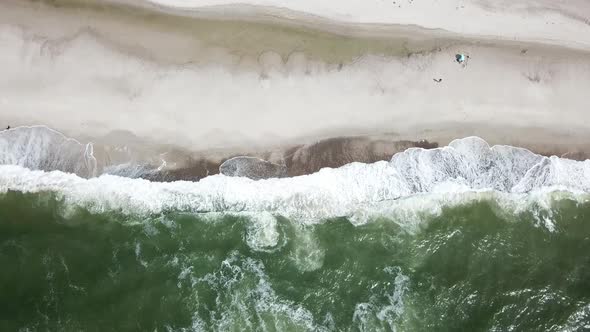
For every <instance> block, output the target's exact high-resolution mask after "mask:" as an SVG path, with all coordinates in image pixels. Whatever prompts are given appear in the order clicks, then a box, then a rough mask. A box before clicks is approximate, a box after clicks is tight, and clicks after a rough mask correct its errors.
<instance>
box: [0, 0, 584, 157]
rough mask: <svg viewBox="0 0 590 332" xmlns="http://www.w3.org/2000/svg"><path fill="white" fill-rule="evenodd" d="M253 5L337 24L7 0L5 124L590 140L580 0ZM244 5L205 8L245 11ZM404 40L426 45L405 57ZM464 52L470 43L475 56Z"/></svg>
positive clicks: (193, 144)
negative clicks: (465, 58) (461, 56)
mask: <svg viewBox="0 0 590 332" xmlns="http://www.w3.org/2000/svg"><path fill="white" fill-rule="evenodd" d="M248 3H249V4H253V5H264V6H276V7H283V8H287V9H289V10H296V11H301V12H305V13H308V14H312V15H317V16H321V17H323V18H326V19H330V20H338V21H340V22H339V23H334V28H333V29H332V30H334V31H331V32H325V31H322V30H321V29H320V27H319V26H318V25H314V24H313V22H309V26H310V27H309V28H304V27H288V28H287V27H285V26H283V25H279V23H272V24H271V23H268V24H267V23H265V24H256V23H239V22H238V23H236V21H234V22H228V21H219V22H216V21H210V20H205V19H204V18H202V17H201V18H180V16H179V17H177V18H175V17H172V16H159V14H158V15H156V14H154V13H152V14H150V15H149V16H148V15H143V14H141V15H140V14H134V12H133V11H132V10H129V9H126V11H125V12H124V13H119V12H116V11H115V10H114V9H113V7H108V8H107V9H104V8H102V9H101V8H99V9H96V8H93V7H86V6H82V7H76V6H75V5H72V6H74V7H72V6H70V5H67V6H63V7H59V8H54V7H52V6H50V5H46V4H37V3H35V4H33V3H30V2H28V1H16V0H6V1H3V2H2V3H1V4H0V50H1V52H0V77H1V78H2V79H0V125H8V124H10V125H12V126H17V125H31V124H45V125H48V126H50V127H53V128H55V129H58V130H60V131H62V132H64V133H66V134H68V135H71V136H73V137H98V136H102V135H105V134H108V133H110V132H112V131H121V130H124V131H129V132H131V133H133V134H134V135H137V136H139V137H142V138H150V139H152V140H154V141H157V142H160V143H170V144H175V145H179V146H182V147H185V148H189V149H193V150H203V149H209V148H250V147H254V146H267V145H276V144H282V143H287V142H295V141H298V140H306V139H314V138H318V137H327V136H336V135H362V134H368V133H371V134H375V133H392V132H393V133H398V134H399V136H400V137H403V138H411V139H418V138H430V139H433V140H444V139H450V138H453V137H457V136H464V135H473V134H479V135H480V136H483V137H484V138H486V139H487V140H489V141H490V142H492V143H514V142H519V143H521V144H523V145H527V144H529V145H530V144H532V142H533V141H534V142H536V143H537V144H550V143H558V142H559V143H560V144H569V143H572V144H573V143H576V144H577V143H580V142H582V143H584V142H590V135H589V134H588V132H589V131H588V129H590V128H589V127H590V111H589V107H588V105H589V103H588V91H590V25H589V24H588V21H587V18H588V16H589V15H588V14H589V7H588V5H587V4H586V3H585V2H584V1H567V2H566V1H562V2H558V1H551V2H550V1H518V3H519V4H514V3H512V2H507V1H499V2H494V4H493V5H492V4H491V2H489V3H488V2H486V1H483V0H482V1H478V2H474V1H455V0H452V1H451V0H449V1H442V0H440V1H434V0H429V1H421V0H413V1H411V2H408V1H403V2H399V5H401V6H402V7H401V8H399V7H398V8H397V9H395V8H391V9H390V7H389V6H390V5H391V4H392V1H380V0H373V1H365V0H362V1H361V0H346V1H328V0H322V1H312V0H309V1H286V0H251V1H249V2H248ZM159 5H170V6H177V7H178V6H182V7H191V8H197V7H200V6H209V5H231V2H229V1H222V0H220V1H215V0H207V1H196V0H195V1H189V0H186V1H181V0H175V1H174V2H166V3H164V2H160V3H159ZM456 7H457V8H456ZM232 8H234V7H231V6H230V7H227V6H222V7H207V8H206V13H209V14H211V15H213V14H215V15H217V16H216V17H219V15H220V13H224V15H225V17H226V18H227V17H230V16H231V15H234V16H235V15H238V14H239V13H242V14H243V8H244V7H243V6H242V7H235V8H236V11H235V12H234V11H232ZM239 8H242V9H240V10H238V9H239ZM248 8H252V7H248ZM256 8H258V7H256ZM264 10H266V9H264V8H258V9H256V11H257V12H258V13H260V12H264ZM268 10H269V12H272V13H273V15H277V13H285V15H291V16H290V17H291V18H293V17H298V16H297V14H294V13H291V12H286V11H285V10H284V9H281V10H279V11H278V12H277V11H276V10H275V11H273V9H268ZM388 10H389V11H388ZM138 11H139V10H138ZM176 14H177V13H176ZM201 14H202V12H201ZM215 15H213V16H215ZM201 16H202V15H201ZM231 17H233V16H231ZM302 20H303V19H302ZM321 20H322V25H324V26H325V25H326V24H327V23H326V22H329V21H326V20H324V19H321ZM584 20H586V21H584ZM187 22H188V23H187ZM343 22H344V23H343ZM346 22H348V23H346ZM548 22H549V23H548ZM358 23H363V24H365V23H378V24H380V25H376V26H375V27H374V30H375V31H374V33H375V37H371V31H372V30H371V29H372V26H371V25H362V26H358V25H357V24H358ZM347 24H349V25H350V26H349V27H347ZM383 24H401V25H407V24H411V25H413V26H411V27H407V26H397V25H395V26H384V25H383ZM420 26H422V27H426V28H436V29H438V30H427V29H423V28H420ZM316 29H320V30H317V31H316ZM361 30H362V31H363V36H356V35H355V32H356V31H361ZM335 31H336V32H338V33H334V32H335ZM398 33H399V35H397V34H398ZM347 35H348V36H352V37H347ZM399 36H403V39H400V40H401V41H400V40H398V39H396V38H398V37H399ZM388 38H390V39H391V40H394V41H393V42H391V43H389V44H388ZM404 49H408V50H410V51H412V50H415V51H417V50H419V51H421V52H418V53H414V54H411V55H401V56H400V52H401V51H403V50H404ZM457 52H464V53H467V54H470V55H471V59H470V61H469V64H468V65H467V66H466V67H465V68H463V67H461V66H460V65H458V64H457V63H455V62H454V61H453V60H454V55H455V53H457ZM434 78H442V79H443V81H442V82H441V83H436V82H434V81H433V79H434Z"/></svg>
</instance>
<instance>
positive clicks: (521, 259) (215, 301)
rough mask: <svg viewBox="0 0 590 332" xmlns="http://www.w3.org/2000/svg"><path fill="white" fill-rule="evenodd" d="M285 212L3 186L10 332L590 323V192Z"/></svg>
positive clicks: (3, 303)
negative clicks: (537, 203) (87, 198)
mask: <svg viewBox="0 0 590 332" xmlns="http://www.w3.org/2000/svg"><path fill="white" fill-rule="evenodd" d="M275 218H276V225H274V224H273V227H274V228H273V229H274V230H275V231H276V232H271V233H270V234H266V233H265V232H264V227H268V226H267V225H262V226H261V225H258V224H257V222H258V221H257V220H258V219H257V218H249V217H245V216H236V215H234V216H229V215H224V214H215V215H203V214H201V215H199V214H187V213H177V212H174V211H168V212H166V213H161V214H157V215H151V216H145V215H142V216H133V215H130V214H128V213H127V214H123V213H118V212H116V211H105V212H103V213H96V212H89V211H88V210H85V209H82V208H73V207H71V206H68V205H67V204H66V203H65V202H64V201H62V200H61V199H60V198H59V197H58V196H56V195H54V194H52V193H48V192H44V193H36V194H23V193H21V192H13V191H9V192H7V193H5V194H1V195H0V266H1V267H2V268H1V270H0V294H1V296H0V330H2V331H17V330H22V331H24V330H30V331H37V330H41V331H45V330H51V331H74V330H88V331H93V330H95V331H110V330H119V331H138V330H145V331H156V330H157V331H193V330H194V331H393V330H397V331H564V330H569V331H581V330H585V329H590V255H589V254H588V253H590V203H580V202H577V201H573V200H570V199H567V198H564V199H560V200H558V201H554V202H553V203H552V205H551V208H550V209H549V210H547V211H544V212H543V213H542V214H541V215H539V213H533V212H527V211H522V212H518V213H517V212H507V211H503V210H502V209H501V208H500V206H499V205H498V204H496V203H495V202H494V201H493V200H491V199H483V200H478V201H473V202H471V203H465V204H462V205H455V206H452V207H448V208H444V209H443V210H442V212H441V213H440V214H435V215H430V216H429V217H426V215H425V216H424V217H423V218H422V220H420V224H419V227H417V228H412V229H408V228H407V227H403V225H404V220H401V219H399V218H400V217H395V218H394V217H392V218H386V217H383V218H378V219H373V220H370V221H369V222H368V223H366V224H362V225H353V223H351V222H350V221H349V220H347V219H345V218H337V219H329V220H323V221H321V222H320V223H318V224H315V225H303V224H301V223H300V222H296V221H292V220H288V219H285V218H282V217H281V216H275ZM547 218H550V219H551V222H552V225H553V226H552V227H549V228H547V227H545V226H544V224H543V223H540V222H539V220H544V219H547ZM268 237H270V239H271V241H268V239H267V238H268ZM269 243H270V244H269Z"/></svg>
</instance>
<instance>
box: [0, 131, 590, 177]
mask: <svg viewBox="0 0 590 332" xmlns="http://www.w3.org/2000/svg"><path fill="white" fill-rule="evenodd" d="M490 131H492V130H490ZM490 131H488V133H489V132H490ZM483 133H484V135H483V136H486V135H485V132H483ZM437 135H438V136H437ZM428 137H429V139H424V138H421V139H418V138H414V139H413V140H412V139H403V138H401V137H400V136H397V135H395V134H389V135H384V134H382V135H359V136H349V137H331V138H326V139H321V140H317V141H314V142H310V143H307V144H294V145H283V146H272V145H271V146H268V147H267V148H259V149H252V150H243V149H242V150H232V149H223V150H208V151H188V150H183V149H180V148H178V147H175V146H169V145H159V146H158V145H153V144H150V143H147V142H145V141H141V140H140V139H139V138H131V137H129V136H128V137H127V139H126V141H125V140H122V139H120V138H113V137H111V138H108V137H103V138H96V139H94V140H90V141H79V140H76V139H73V138H69V137H67V136H65V135H63V134H62V133H60V132H59V131H55V130H53V129H50V128H48V127H46V126H31V127H17V128H11V129H10V130H3V131H0V147H2V149H4V150H3V151H2V154H3V156H2V158H3V159H0V164H6V161H7V160H13V162H12V163H8V164H14V162H15V161H18V165H20V166H23V167H27V168H30V169H33V170H34V169H40V170H45V171H52V170H60V171H63V172H66V173H73V174H76V175H78V176H81V177H85V178H90V177H96V176H100V175H104V174H112V175H119V176H123V177H131V178H143V179H147V180H150V181H154V182H174V181H199V180H201V179H203V178H205V177H208V176H210V175H216V174H220V173H221V174H224V175H227V176H240V177H248V178H251V179H255V180H258V179H267V178H277V177H278V178H284V177H289V178H290V177H296V176H301V175H310V174H314V173H317V172H318V171H320V170H321V169H323V168H339V167H342V166H345V165H348V164H350V163H363V164H372V163H375V162H378V161H390V160H391V159H392V157H393V156H394V155H396V154H398V153H401V152H404V151H406V150H408V149H411V148H422V149H427V150H428V149H435V148H441V147H446V146H448V145H449V143H450V142H451V141H454V140H456V139H459V140H460V139H463V138H466V137H478V136H467V135H466V136H456V137H453V138H449V137H445V136H444V133H442V132H440V133H431V134H430V136H428ZM553 137H554V139H553V142H551V143H550V142H548V141H545V142H543V141H536V142H535V141H532V139H534V138H536V137H535V136H534V135H529V136H527V138H528V140H523V141H520V142H519V141H517V140H516V141H513V143H512V144H508V143H507V142H506V140H504V141H503V143H495V142H494V141H487V140H486V142H487V143H488V145H489V147H492V146H512V147H514V148H522V149H526V150H528V151H531V152H532V153H535V154H538V155H542V156H546V157H550V156H557V157H560V158H565V159H572V160H578V161H582V160H586V159H590V142H586V143H583V142H582V143H581V142H580V141H577V143H572V142H573V140H572V137H569V138H568V137H562V138H561V139H558V138H557V137H558V136H553ZM435 138H438V140H433V139H435ZM480 138H481V137H480ZM86 142H88V143H86ZM22 144H26V145H27V146H28V148H27V149H26V150H27V151H28V150H30V149H33V150H32V151H31V153H32V155H33V156H35V157H34V158H33V159H30V156H28V155H20V153H23V152H22V151H24V150H22V147H20V145H22ZM35 148H40V149H42V150H39V151H37V152H35V150H34V149H35ZM29 159H30V160H29ZM27 160H28V161H27ZM23 162H24V164H23ZM48 165H53V166H48ZM46 167H49V168H46ZM89 167H90V168H89Z"/></svg>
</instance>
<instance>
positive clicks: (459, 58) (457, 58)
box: [455, 53, 470, 68]
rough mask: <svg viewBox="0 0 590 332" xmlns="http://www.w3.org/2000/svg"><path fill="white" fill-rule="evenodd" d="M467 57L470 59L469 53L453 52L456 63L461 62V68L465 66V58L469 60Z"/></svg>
mask: <svg viewBox="0 0 590 332" xmlns="http://www.w3.org/2000/svg"><path fill="white" fill-rule="evenodd" d="M469 59H470V57H469V55H465V54H462V53H457V54H455V61H457V63H459V64H461V65H462V66H463V68H465V66H467V60H469Z"/></svg>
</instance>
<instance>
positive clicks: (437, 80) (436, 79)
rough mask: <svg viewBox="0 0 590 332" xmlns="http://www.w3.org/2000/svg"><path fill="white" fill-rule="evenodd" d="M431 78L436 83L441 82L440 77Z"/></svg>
mask: <svg viewBox="0 0 590 332" xmlns="http://www.w3.org/2000/svg"><path fill="white" fill-rule="evenodd" d="M432 80H433V81H435V82H436V83H440V82H442V78H433V79H432Z"/></svg>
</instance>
